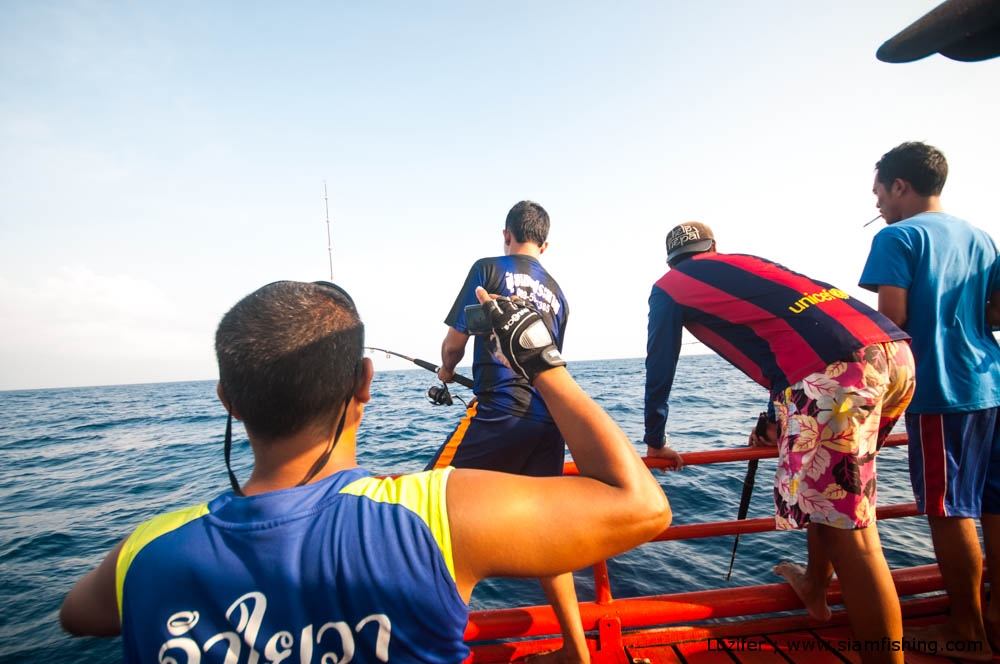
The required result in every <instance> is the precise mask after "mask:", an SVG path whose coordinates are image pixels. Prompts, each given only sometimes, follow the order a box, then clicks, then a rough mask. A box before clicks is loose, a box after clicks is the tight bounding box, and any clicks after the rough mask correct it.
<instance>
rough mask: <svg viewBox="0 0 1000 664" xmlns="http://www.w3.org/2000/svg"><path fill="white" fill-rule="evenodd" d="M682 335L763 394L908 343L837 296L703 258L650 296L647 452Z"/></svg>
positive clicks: (805, 282) (745, 263) (659, 429)
mask: <svg viewBox="0 0 1000 664" xmlns="http://www.w3.org/2000/svg"><path fill="white" fill-rule="evenodd" d="M682 327H686V328H687V329H688V331H689V332H691V334H693V335H694V336H695V337H696V338H698V340H700V341H702V342H703V343H704V344H705V345H706V346H708V347H709V348H711V349H712V350H714V351H715V352H717V353H718V354H719V355H721V356H722V357H723V358H725V359H726V360H727V361H728V362H729V363H730V364H732V365H733V366H735V367H736V368H738V369H740V370H741V371H743V373H745V374H746V375H747V376H749V377H750V378H751V379H753V380H754V381H756V382H757V383H760V384H761V385H763V386H764V387H766V388H767V389H769V390H770V391H771V393H772V394H774V393H776V392H778V391H780V390H783V389H784V388H786V387H788V386H789V385H792V384H794V383H797V382H798V381H800V380H802V379H803V378H805V377H806V376H808V375H809V374H811V373H814V372H817V371H822V370H823V368H824V367H826V365H828V364H830V363H832V362H836V361H838V360H842V359H846V358H848V357H849V356H850V355H851V353H853V352H854V351H856V350H857V349H859V348H862V347H864V346H867V345H869V344H873V343H879V342H883V341H895V340H900V339H909V335H907V334H906V333H905V332H903V331H902V330H901V329H899V328H898V327H896V325H894V324H893V323H892V321H890V320H889V319H888V318H886V317H885V316H883V315H882V314H880V313H879V312H877V311H875V310H874V309H872V308H871V307H869V306H867V305H865V304H864V303H862V302H860V301H859V300H857V299H855V298H853V297H851V296H850V295H848V294H847V293H845V292H844V291H842V290H840V289H839V288H835V287H834V286H831V285H830V284H827V283H824V282H822V281H817V280H815V279H811V278H809V277H807V276H804V275H802V274H798V273H796V272H792V271H791V270H789V269H787V268H785V267H782V266H781V265H778V264H777V263H772V262H771V261H768V260H765V259H763V258H758V257H757V256H749V255H745V254H719V253H704V254H699V255H697V256H693V257H691V258H689V259H687V260H685V261H683V262H682V263H680V264H678V265H677V266H676V267H675V268H673V269H671V270H670V271H669V272H667V273H666V274H664V275H663V276H662V277H661V278H660V279H659V281H657V282H656V284H654V286H653V292H652V294H651V295H650V296H649V329H648V337H647V342H646V401H645V419H646V436H645V440H646V443H647V444H650V445H652V446H653V447H660V446H661V445H662V444H663V431H664V428H665V426H666V421H667V414H668V411H669V407H668V405H667V398H668V397H669V395H670V388H671V386H672V384H673V379H674V372H675V370H676V366H677V357H678V355H679V353H680V345H681V332H682Z"/></svg>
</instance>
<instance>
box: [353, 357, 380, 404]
mask: <svg viewBox="0 0 1000 664" xmlns="http://www.w3.org/2000/svg"><path fill="white" fill-rule="evenodd" d="M374 376H375V365H374V364H372V359H371V358H370V357H366V358H364V359H362V360H361V375H360V376H358V382H357V383H356V384H355V386H354V398H355V399H356V400H357V401H358V403H368V402H369V401H371V400H372V390H371V387H372V378H373V377H374Z"/></svg>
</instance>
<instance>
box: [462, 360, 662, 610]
mask: <svg viewBox="0 0 1000 664" xmlns="http://www.w3.org/2000/svg"><path fill="white" fill-rule="evenodd" d="M534 386H535V388H536V389H538V391H539V392H540V393H541V395H542V397H543V398H544V399H545V403H546V405H547V406H548V408H549V412H550V413H551V414H552V417H553V419H554V420H555V421H556V424H557V425H558V426H559V430H560V432H561V433H562V434H563V437H564V438H565V440H566V444H567V445H568V446H569V448H570V451H571V452H572V454H573V459H574V460H575V461H576V464H577V468H579V471H580V476H579V477H551V478H529V477H520V476H515V475H508V474H504V473H494V472H489V471H475V470H455V471H454V472H453V473H452V475H451V478H450V479H449V481H448V513H449V519H450V522H451V532H452V546H453V551H454V561H455V569H456V575H457V577H458V586H459V591H460V593H461V594H462V596H463V597H465V598H466V599H468V597H469V595H470V594H471V592H472V588H473V587H474V586H475V584H476V582H478V581H479V580H480V579H482V578H485V577H487V576H536V577H537V576H548V575H553V574H558V573H561V572H566V571H569V570H573V569H579V568H581V567H585V566H587V565H590V564H592V563H594V562H597V561H600V560H604V559H606V558H608V557H610V556H613V555H616V554H618V553H621V552H622V551H626V550H628V549H631V548H633V547H635V546H637V545H638V544H641V543H643V542H646V541H648V540H650V539H651V538H652V537H654V536H655V535H656V534H658V533H659V532H661V531H662V530H663V529H664V528H666V527H667V526H668V525H669V523H670V518H671V514H670V505H669V503H668V502H667V498H666V496H665V495H664V493H663V490H662V489H661V488H660V487H659V485H658V484H657V483H656V480H655V479H653V476H652V475H651V474H650V473H649V471H648V470H647V469H646V467H645V465H644V464H643V463H642V460H641V459H640V458H639V456H638V455H637V454H636V452H635V450H634V449H633V448H632V445H631V443H629V441H628V439H627V438H626V437H625V434H624V433H623V432H622V431H621V429H620V428H618V425H617V424H615V423H614V421H613V420H612V419H611V418H610V417H609V416H608V414H607V413H605V412H604V410H603V409H601V407H600V406H598V405H597V404H596V403H594V401H593V400H591V399H590V397H589V396H587V394H586V393H584V391H583V390H582V389H581V388H580V387H579V385H577V384H576V382H575V381H574V380H573V378H572V377H571V376H570V375H569V373H568V372H567V371H566V369H565V368H562V367H559V368H555V369H550V370H548V371H545V372H543V373H541V374H540V375H539V376H538V377H537V379H536V380H535V383H534Z"/></svg>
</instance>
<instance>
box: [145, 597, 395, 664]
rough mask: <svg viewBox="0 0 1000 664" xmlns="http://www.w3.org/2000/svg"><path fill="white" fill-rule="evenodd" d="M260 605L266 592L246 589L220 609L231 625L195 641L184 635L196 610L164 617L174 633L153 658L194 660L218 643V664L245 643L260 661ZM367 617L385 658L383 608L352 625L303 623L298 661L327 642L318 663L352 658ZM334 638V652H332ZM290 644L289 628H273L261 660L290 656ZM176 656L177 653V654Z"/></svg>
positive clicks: (175, 662)
mask: <svg viewBox="0 0 1000 664" xmlns="http://www.w3.org/2000/svg"><path fill="white" fill-rule="evenodd" d="M237 611H238V614H237ZM266 611H267V597H265V596H264V593H261V592H249V593H246V594H245V595H243V596H241V597H239V598H238V599H237V600H236V601H235V602H233V603H232V604H231V605H230V606H229V608H228V609H227V610H226V618H227V619H228V620H229V621H230V623H234V622H235V626H236V627H235V630H233V631H227V632H220V633H219V634H216V635H214V636H212V637H210V638H209V639H208V640H207V641H205V643H204V644H203V645H202V646H201V647H199V646H198V642H197V641H195V640H194V639H191V638H188V637H185V636H184V635H185V634H188V632H190V631H191V630H192V629H193V628H194V626H195V625H197V624H198V619H199V614H198V612H197V611H178V612H177V613H174V614H173V615H171V616H170V617H169V618H167V632H169V633H170V635H171V636H173V637H175V638H172V639H168V640H167V641H166V642H164V644H163V645H162V646H160V653H159V657H158V658H157V660H158V661H159V663H160V664H200V662H201V654H202V652H205V653H207V652H208V651H209V650H211V649H212V648H216V647H218V646H220V645H223V646H225V648H226V651H225V659H224V660H223V664H237V663H238V662H239V661H240V655H241V654H242V652H243V646H244V645H246V646H247V647H248V648H249V649H250V652H249V655H248V659H247V664H258V663H259V662H260V661H261V659H260V657H261V653H260V651H258V650H257V637H258V636H259V634H260V626H261V624H262V623H263V622H264V613H265V612H266ZM234 616H235V620H234ZM369 623H374V624H375V628H376V629H377V630H378V633H377V635H376V638H375V658H376V659H378V660H379V661H381V662H388V661H389V640H390V637H391V635H392V623H391V622H390V620H389V616H387V615H385V614H384V613H373V614H371V615H369V616H365V617H364V618H362V619H361V620H360V621H359V622H358V624H357V625H355V626H354V629H353V631H352V630H351V626H350V625H349V624H348V623H346V622H344V621H332V622H326V623H323V624H322V625H320V627H319V629H318V630H317V629H315V627H314V626H313V625H311V624H310V625H306V626H305V627H303V628H302V630H301V632H300V634H299V644H298V645H299V647H298V650H299V664H310V663H311V662H312V661H313V651H314V649H315V647H316V646H323V647H329V648H331V650H327V651H324V652H323V653H322V654H321V655H320V656H319V664H349V662H350V661H351V660H352V659H354V652H355V644H354V635H355V634H360V633H361V630H363V629H364V628H365V627H366V626H367V625H368V624H369ZM314 635H315V636H314ZM324 640H325V641H326V643H325V644H324ZM338 643H339V650H340V651H341V654H340V655H338V654H337V653H336V652H335V650H337V647H336V646H337V644H338ZM294 648H295V636H294V635H293V634H292V633H291V632H289V631H286V630H281V631H278V632H275V633H274V634H273V635H272V636H271V638H270V639H268V641H267V643H266V644H265V645H264V661H265V662H266V664H277V663H278V662H281V661H283V660H286V659H288V658H289V657H291V656H292V651H293V649H294ZM178 657H180V658H181V659H177V658H178Z"/></svg>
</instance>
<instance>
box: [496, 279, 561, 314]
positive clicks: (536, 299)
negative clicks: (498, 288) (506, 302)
mask: <svg viewBox="0 0 1000 664" xmlns="http://www.w3.org/2000/svg"><path fill="white" fill-rule="evenodd" d="M503 279H504V285H505V286H507V292H508V293H509V294H511V295H516V296H518V297H520V298H522V299H525V300H531V302H533V303H534V304H535V306H536V307H538V310H539V311H544V312H545V313H549V312H550V311H551V312H552V315H554V316H558V315H559V309H561V308H562V304H560V303H559V298H558V297H556V294H555V293H553V292H552V290H551V289H550V288H549V287H548V286H546V285H545V284H543V283H542V282H540V281H539V280H538V279H535V278H534V277H532V276H531V275H530V274H524V273H523V272H505V273H504V276H503Z"/></svg>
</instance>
